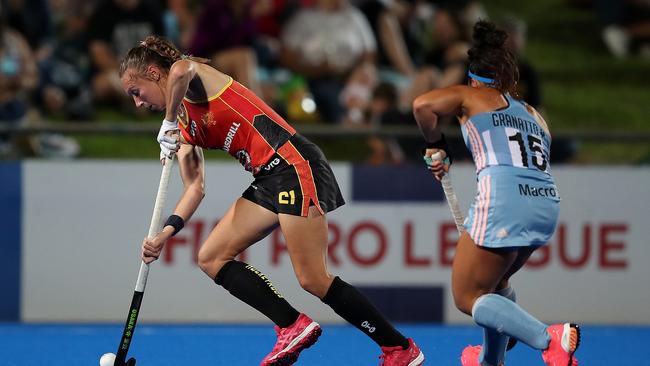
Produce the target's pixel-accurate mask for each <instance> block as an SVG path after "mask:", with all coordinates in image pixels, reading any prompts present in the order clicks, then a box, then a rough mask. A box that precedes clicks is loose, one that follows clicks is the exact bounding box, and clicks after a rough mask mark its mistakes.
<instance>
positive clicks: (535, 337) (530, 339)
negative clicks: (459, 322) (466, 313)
mask: <svg viewBox="0 0 650 366" xmlns="http://www.w3.org/2000/svg"><path fill="white" fill-rule="evenodd" d="M472 317H473V318H474V321H475V322H476V324H478V325H480V326H482V327H484V328H491V329H493V330H496V331H497V332H499V333H505V334H507V335H509V336H510V337H514V338H515V339H517V340H519V341H521V342H524V343H526V344H527V345H529V346H531V347H533V348H535V349H539V350H543V349H546V348H547V347H548V343H549V342H550V341H551V337H550V336H549V335H548V333H547V332H546V327H547V326H546V324H544V323H542V322H540V321H539V320H537V319H535V318H533V316H532V315H530V314H528V313H527V312H526V311H525V310H524V309H522V308H521V306H519V305H517V304H516V303H514V302H512V301H510V300H508V299H506V298H505V297H503V296H501V295H497V294H487V295H483V296H481V297H479V298H478V299H476V302H474V306H473V307H472Z"/></svg>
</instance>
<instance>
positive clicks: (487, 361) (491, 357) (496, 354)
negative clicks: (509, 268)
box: [478, 286, 517, 366]
mask: <svg viewBox="0 0 650 366" xmlns="http://www.w3.org/2000/svg"><path fill="white" fill-rule="evenodd" d="M495 294H497V295H500V296H503V297H505V298H506V299H509V300H510V301H512V302H517V295H515V290H514V289H513V288H512V287H510V286H508V287H506V288H504V289H502V290H499V291H496V292H495ZM509 339H510V337H508V335H506V334H503V333H499V332H498V331H496V330H494V329H492V328H483V347H482V350H481V354H480V355H479V356H478V362H479V363H480V364H482V365H494V366H497V365H500V364H501V363H502V362H505V356H506V347H508V340H509Z"/></svg>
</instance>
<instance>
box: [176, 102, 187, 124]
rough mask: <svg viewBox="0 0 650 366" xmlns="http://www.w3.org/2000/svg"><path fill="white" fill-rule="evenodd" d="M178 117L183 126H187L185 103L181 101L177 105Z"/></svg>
mask: <svg viewBox="0 0 650 366" xmlns="http://www.w3.org/2000/svg"><path fill="white" fill-rule="evenodd" d="M178 119H179V120H180V122H181V125H183V127H187V110H186V109H185V104H183V103H181V105H180V106H178Z"/></svg>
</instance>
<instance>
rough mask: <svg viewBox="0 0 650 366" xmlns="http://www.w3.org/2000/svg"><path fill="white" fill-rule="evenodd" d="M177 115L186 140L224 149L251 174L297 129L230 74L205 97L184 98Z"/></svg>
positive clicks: (256, 171)
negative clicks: (195, 99)
mask: <svg viewBox="0 0 650 366" xmlns="http://www.w3.org/2000/svg"><path fill="white" fill-rule="evenodd" d="M178 119H179V122H180V123H179V127H180V129H181V134H182V135H183V138H184V139H185V141H186V142H187V143H189V144H192V145H196V146H200V147H202V148H206V149H221V150H224V151H225V152H227V153H228V154H230V155H232V156H234V157H235V158H236V159H237V160H239V162H240V163H241V164H242V165H243V166H244V169H246V170H248V171H249V172H251V173H253V175H255V174H257V173H258V172H259V171H260V169H261V168H262V167H263V166H264V165H265V164H266V163H267V162H268V161H269V160H270V159H271V157H272V156H273V155H274V154H275V153H276V152H277V150H278V149H279V148H280V147H281V146H282V145H283V144H284V143H285V142H287V141H288V140H289V138H290V137H291V136H293V135H294V134H295V133H296V130H295V129H294V128H293V127H291V126H290V125H289V124H288V123H287V122H286V121H285V120H284V119H283V118H282V117H280V115H278V114H277V113H276V112H275V111H273V110H272V109H271V107H269V106H268V105H267V104H266V103H264V102H263V101H262V100H261V99H260V98H259V97H257V96H256V95H255V94H254V93H253V92H251V91H250V90H248V89H246V88H245V87H244V86H242V85H241V84H239V83H238V82H236V81H234V80H233V79H232V78H231V79H230V81H229V82H228V83H227V84H226V86H224V87H223V89H222V90H221V91H219V93H217V94H215V95H213V96H211V97H209V98H208V99H207V101H203V102H197V101H192V100H189V99H188V98H184V99H183V103H182V104H181V106H180V107H179V112H178Z"/></svg>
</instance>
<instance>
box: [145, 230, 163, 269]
mask: <svg viewBox="0 0 650 366" xmlns="http://www.w3.org/2000/svg"><path fill="white" fill-rule="evenodd" d="M166 241H167V237H165V235H164V234H162V233H161V234H158V235H156V236H155V237H153V238H151V239H149V238H144V240H143V241H142V261H143V262H145V263H147V264H149V263H151V262H153V261H155V260H156V259H158V257H160V253H161V252H162V249H163V247H164V246H165V242H166Z"/></svg>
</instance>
